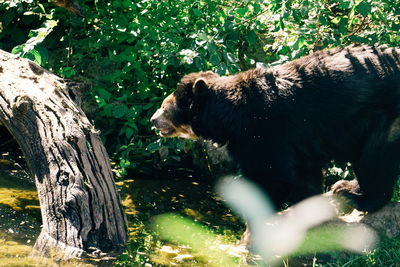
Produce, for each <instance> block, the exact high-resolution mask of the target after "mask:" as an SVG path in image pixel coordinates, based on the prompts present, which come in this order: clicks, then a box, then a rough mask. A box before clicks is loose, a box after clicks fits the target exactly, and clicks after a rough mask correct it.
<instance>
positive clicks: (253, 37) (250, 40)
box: [246, 31, 257, 45]
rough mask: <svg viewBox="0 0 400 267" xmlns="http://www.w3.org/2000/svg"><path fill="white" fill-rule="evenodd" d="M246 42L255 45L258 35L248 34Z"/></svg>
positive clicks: (251, 32) (250, 32)
mask: <svg viewBox="0 0 400 267" xmlns="http://www.w3.org/2000/svg"><path fill="white" fill-rule="evenodd" d="M246 41H247V42H248V43H249V44H250V45H253V44H255V43H256V42H257V34H256V33H255V32H254V31H249V32H247V36H246Z"/></svg>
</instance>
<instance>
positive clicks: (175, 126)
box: [150, 71, 219, 139]
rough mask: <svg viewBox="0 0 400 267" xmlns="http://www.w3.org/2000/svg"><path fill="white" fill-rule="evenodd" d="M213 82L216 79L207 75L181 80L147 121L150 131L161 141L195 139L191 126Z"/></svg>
mask: <svg viewBox="0 0 400 267" xmlns="http://www.w3.org/2000/svg"><path fill="white" fill-rule="evenodd" d="M217 78H219V75H218V74H216V73H214V72H211V71H207V72H197V73H192V74H189V75H186V76H184V77H183V78H182V80H181V82H180V84H179V85H178V87H177V89H176V90H175V91H174V92H173V93H172V94H170V95H169V96H168V97H167V98H165V99H164V101H163V102H162V104H161V107H160V108H159V109H158V110H157V111H156V112H155V113H154V115H153V116H152V117H151V119H150V122H151V123H152V125H153V128H156V129H157V130H159V133H160V135H161V136H162V137H182V138H187V139H197V138H198V137H199V136H198V134H196V131H194V130H193V123H194V122H195V121H196V119H197V116H198V115H199V111H200V110H201V109H202V106H203V105H204V103H205V101H206V99H207V95H209V94H210V93H211V92H212V88H211V87H212V86H210V85H211V84H213V83H214V80H215V79H217Z"/></svg>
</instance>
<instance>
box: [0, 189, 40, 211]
mask: <svg viewBox="0 0 400 267" xmlns="http://www.w3.org/2000/svg"><path fill="white" fill-rule="evenodd" d="M38 204H39V199H38V195H37V192H36V191H34V190H27V189H25V190H24V189H14V188H0V205H6V206H8V207H10V208H12V209H13V210H16V211H22V210H25V209H26V208H27V207H28V209H32V207H33V206H38Z"/></svg>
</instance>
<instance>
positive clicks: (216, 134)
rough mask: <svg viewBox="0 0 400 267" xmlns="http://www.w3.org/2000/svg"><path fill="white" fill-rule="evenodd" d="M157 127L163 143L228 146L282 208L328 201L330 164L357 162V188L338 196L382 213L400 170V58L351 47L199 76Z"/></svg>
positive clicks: (186, 80) (184, 83)
mask: <svg viewBox="0 0 400 267" xmlns="http://www.w3.org/2000/svg"><path fill="white" fill-rule="evenodd" d="M151 122H152V124H153V125H154V127H155V128H157V129H159V131H160V134H161V136H165V137H173V136H178V137H184V138H193V139H195V138H198V137H201V138H204V139H211V140H213V141H214V142H217V143H219V144H227V148H228V150H229V152H230V154H231V155H232V157H233V158H234V159H235V160H236V161H237V162H238V163H239V165H240V167H241V170H242V174H243V175H244V176H245V177H247V178H249V179H251V180H252V181H254V182H256V183H257V184H259V185H260V186H261V187H262V188H263V189H265V190H266V192H267V193H268V195H269V197H270V198H271V199H272V200H273V202H274V203H275V204H276V205H277V206H280V205H281V204H282V203H284V202H292V203H293V202H297V201H300V200H302V199H304V198H306V197H308V196H311V195H314V194H319V193H321V191H322V181H323V175H322V171H321V170H322V168H323V167H324V166H325V164H326V163H327V162H330V161H331V160H336V161H338V162H351V163H352V166H353V170H354V173H355V176H356V178H357V180H354V181H342V182H339V183H337V184H335V185H334V191H335V192H336V193H338V194H341V195H344V196H345V197H346V198H347V199H348V200H349V202H350V204H351V205H352V206H353V207H354V208H357V209H359V210H363V211H373V210H376V209H379V208H380V207H382V206H383V205H384V204H386V203H387V202H388V201H389V200H390V198H391V196H392V193H393V188H394V185H395V183H396V180H397V174H398V168H399V163H400V49H396V48H387V49H384V48H381V47H369V46H361V47H356V46H350V47H346V48H335V49H330V50H323V51H318V52H315V53H314V54H311V55H308V56H305V57H302V58H300V59H297V60H294V61H292V62H289V63H286V64H283V65H280V66H276V67H271V68H255V69H252V70H248V71H245V72H241V73H238V74H236V75H232V76H226V77H221V76H219V75H217V74H215V73H213V72H209V71H208V72H199V73H192V74H189V75H186V76H184V77H183V78H182V80H181V82H180V84H179V86H178V88H177V89H176V90H175V91H174V92H173V93H172V94H171V95H169V96H168V97H167V98H166V99H165V100H164V102H163V103H162V106H161V108H160V109H158V110H157V112H156V113H155V114H154V115H153V117H152V118H151Z"/></svg>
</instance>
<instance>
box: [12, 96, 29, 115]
mask: <svg viewBox="0 0 400 267" xmlns="http://www.w3.org/2000/svg"><path fill="white" fill-rule="evenodd" d="M32 107H33V101H32V99H30V98H29V97H28V96H26V95H22V96H17V97H16V98H15V99H14V106H13V110H17V111H19V112H22V113H26V112H27V111H28V110H32Z"/></svg>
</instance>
